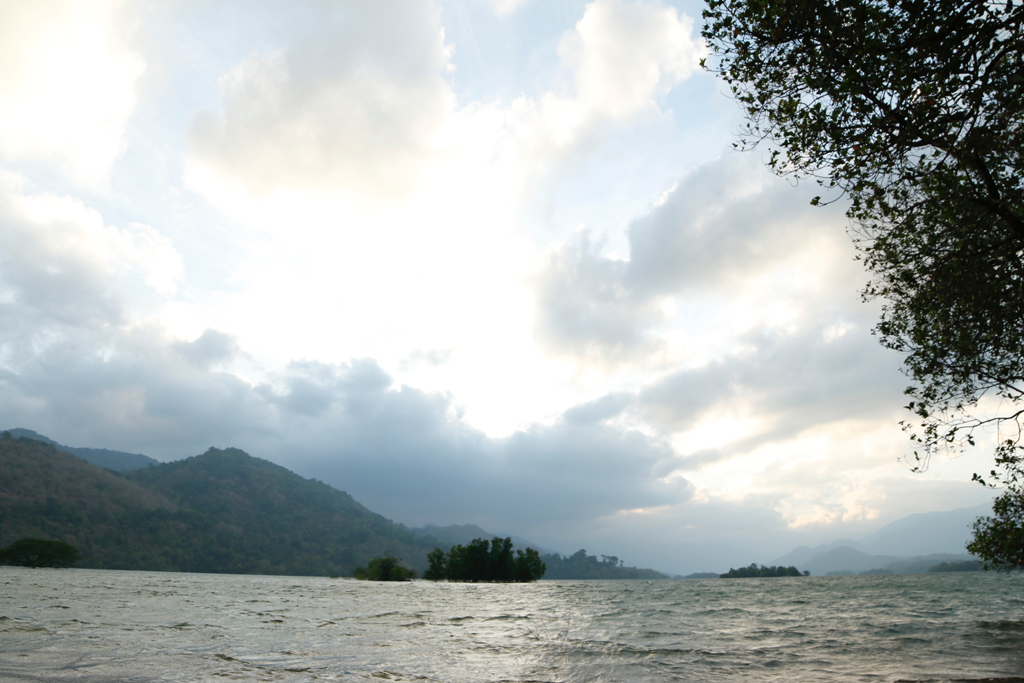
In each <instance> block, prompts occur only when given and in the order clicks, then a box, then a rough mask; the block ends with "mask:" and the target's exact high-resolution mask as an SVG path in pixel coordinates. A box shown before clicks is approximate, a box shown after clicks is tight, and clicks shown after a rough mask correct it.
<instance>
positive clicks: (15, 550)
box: [0, 538, 82, 567]
mask: <svg viewBox="0 0 1024 683" xmlns="http://www.w3.org/2000/svg"><path fill="white" fill-rule="evenodd" d="M80 559H82V556H81V555H79V554H78V548H76V547H75V546H73V545H71V544H70V543H65V542H63V541H47V540H44V539H41V538H23V539H21V540H19V541H15V542H14V543H12V544H11V545H9V546H7V547H6V548H2V549H0V564H9V565H12V566H15V567H70V566H71V565H73V564H74V563H75V562H77V561H78V560H80Z"/></svg>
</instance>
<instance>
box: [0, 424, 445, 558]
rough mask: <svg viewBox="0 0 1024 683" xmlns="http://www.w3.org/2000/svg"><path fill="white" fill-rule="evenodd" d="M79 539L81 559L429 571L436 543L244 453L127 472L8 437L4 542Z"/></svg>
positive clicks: (1, 472) (0, 492)
mask: <svg viewBox="0 0 1024 683" xmlns="http://www.w3.org/2000/svg"><path fill="white" fill-rule="evenodd" d="M24 537H42V538H50V539H55V540H62V541H66V542H68V543H71V544H72V545H75V546H77V547H78V549H79V551H80V552H81V554H82V556H83V560H82V561H81V562H80V563H79V566H82V567H95V568H108V569H150V570H163V571H191V572H219V573H260V574H293V575H322V576H327V575H342V574H345V575H348V574H351V573H352V571H353V570H354V569H355V567H356V566H357V565H361V564H365V563H366V562H368V561H369V560H370V559H372V558H373V557H375V556H378V555H383V554H385V553H388V552H390V553H394V554H395V555H398V556H399V557H403V558H404V559H405V562H406V564H407V565H408V566H410V567H412V568H414V569H417V570H420V571H422V569H424V568H425V567H426V553H427V552H428V551H429V550H431V549H432V548H433V547H434V546H435V545H437V543H436V542H435V541H434V539H431V538H429V537H427V538H424V537H419V536H417V535H416V534H413V533H412V532H411V531H410V530H409V529H407V528H405V527H404V526H401V525H398V524H395V523H393V522H391V521H389V520H387V519H385V518H384V517H382V516H381V515H378V514H376V513H373V512H371V511H370V510H368V509H366V508H365V507H363V506H362V505H360V504H359V503H357V502H356V501H355V500H353V499H352V497H351V496H349V495H348V494H347V493H344V492H342V491H338V490H336V489H333V488H331V487H330V486H328V485H327V484H324V483H322V482H318V481H314V480H309V479H303V478H302V477H300V476H299V475H297V474H295V473H293V472H290V471H289V470H287V469H285V468H283V467H280V466H278V465H275V464H273V463H270V462H267V461H266V460H260V459H258V458H253V457H252V456H250V455H248V454H246V453H244V452H242V451H240V450H236V449H226V450H217V449H210V450H209V451H207V452H206V453H204V454H202V455H199V456H195V457H193V458H188V459H185V460H179V461H176V462H172V463H164V464H159V465H154V466H152V467H147V468H145V469H136V470H132V471H129V472H127V473H125V474H124V475H118V474H115V473H112V472H109V471H107V470H104V469H101V468H98V467H96V466H94V465H90V464H89V463H86V462H84V461H83V460H80V459H78V458H76V457H74V456H72V455H70V454H68V453H63V452H60V451H59V450H57V447H56V446H54V445H53V444H49V443H45V442H41V441H35V440H31V439H28V438H25V437H22V438H17V439H15V438H2V439H0V546H6V545H9V544H10V543H12V542H13V541H15V540H17V539H19V538H24Z"/></svg>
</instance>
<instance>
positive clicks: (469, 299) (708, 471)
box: [0, 0, 994, 573]
mask: <svg viewBox="0 0 1024 683" xmlns="http://www.w3.org/2000/svg"><path fill="white" fill-rule="evenodd" d="M701 7H702V5H701V3H700V2H696V1H690V0H680V1H679V2H669V1H668V0H662V1H660V2H659V1H648V0H636V1H631V0H593V1H592V2H585V1H582V0H580V1H577V0H544V1H543V2H542V1H541V0H375V1H374V2H372V3H371V2H363V1H360V0H292V1H290V2H287V3H284V2H269V1H265V2H260V1H256V0H250V1H246V2H241V1H232V0H202V1H199V0H177V1H174V0H149V1H140V2H117V1H114V0H110V1H107V0H93V1H90V2H74V1H64V0H37V1H34V2H31V3H25V2H20V1H18V0H6V1H3V2H0V13H2V15H3V17H4V21H3V22H2V23H0V416H2V422H3V423H4V424H5V426H6V427H25V428H29V429H34V430H36V431H38V432H40V433H42V434H45V435H47V436H49V437H50V438H53V439H55V440H57V441H58V442H60V443H65V444H68V445H72V446H89V447H101V448H112V449H117V450H124V451H130V452H141V453H145V454H147V455H150V456H152V457H155V458H157V459H160V460H173V459H179V458H183V457H189V456H192V455H197V454H199V453H202V452H204V451H205V450H206V449H207V448H209V447H211V446H213V447H218V448H224V447H229V446H233V447H237V448H241V449H243V450H245V451H247V452H248V453H250V454H251V455H253V456H256V457H260V458H265V459H268V460H271V461H273V462H276V463H279V464H281V465H284V466H286V467H288V468H290V469H292V470H294V471H296V472H298V473H299V474H302V475H303V476H306V477H316V478H318V479H320V480H322V481H325V482H327V483H329V484H331V485H333V486H335V487H337V488H339V489H342V490H345V491H347V492H349V493H351V494H352V495H353V496H354V497H355V498H356V500H358V501H360V502H361V503H363V504H364V505H366V506H367V507H369V508H370V509H372V510H374V511H375V512H379V513H381V514H383V515H385V516H386V517H388V518H390V519H393V520H395V521H396V522H400V523H403V524H407V525H409V526H421V525H424V524H428V523H434V524H442V525H445V524H477V525H479V526H481V527H483V528H485V529H487V530H489V531H493V532H496V533H502V534H505V533H508V534H516V535H519V536H522V537H525V538H528V539H530V540H531V541H533V542H535V543H537V544H540V545H543V546H545V547H547V548H552V549H555V550H558V551H560V552H563V553H571V552H574V551H575V550H577V549H579V548H585V549H586V550H587V551H588V552H590V553H591V554H605V555H616V556H618V557H620V558H623V559H624V560H625V561H626V563H627V564H630V565H633V564H636V565H639V566H651V567H654V568H656V569H660V570H663V571H670V572H678V573H688V572H693V571H705V570H712V571H724V568H725V567H726V565H728V566H739V565H741V564H743V565H745V564H748V563H749V562H751V561H761V562H764V561H768V560H769V559H771V558H772V557H775V556H778V555H782V554H783V553H785V552H788V551H789V550H790V549H792V547H794V546H795V545H798V544H806V545H813V544H814V543H818V542H827V541H832V540H835V539H836V538H842V537H852V538H856V537H858V536H863V535H865V534H867V533H869V532H871V531H873V530H875V529H877V528H879V527H880V526H882V525H884V524H886V523H888V522H891V521H893V520H895V519H897V518H899V517H902V516H904V515H907V514H911V513H917V512H929V511H939V510H949V509H954V508H958V507H966V506H971V505H977V504H979V503H983V502H985V501H988V500H990V498H991V494H990V493H988V492H987V491H985V490H984V489H983V488H982V487H980V486H978V485H977V484H972V483H971V482H970V477H971V474H972V473H973V472H975V471H987V469H988V466H989V462H990V459H991V444H990V443H989V442H990V441H991V440H992V439H993V438H994V435H991V434H987V435H983V437H982V439H981V440H980V442H979V446H978V450H977V452H974V453H968V454H966V455H963V456H960V457H957V458H947V457H938V458H935V459H934V461H933V462H932V463H931V464H930V467H929V468H928V470H927V471H926V472H924V473H913V472H911V471H910V469H909V467H908V465H907V464H906V456H907V455H908V454H909V453H910V452H912V448H911V446H910V444H909V442H908V440H907V436H906V434H904V433H903V432H902V431H901V428H900V425H899V421H900V420H902V419H905V418H906V417H907V416H908V414H907V413H906V411H904V410H903V409H902V406H903V405H904V404H905V403H906V398H905V397H904V395H903V389H904V388H905V387H906V385H907V380H906V378H905V377H904V376H903V375H902V374H901V372H900V366H901V358H900V356H899V355H898V354H895V353H894V352H891V351H887V350H885V349H883V348H882V347H881V346H880V345H879V344H878V343H877V341H876V339H875V338H874V337H873V336H872V334H871V330H872V327H873V325H874V324H875V322H876V321H877V319H878V315H879V312H880V310H881V302H878V301H868V302H864V301H862V300H861V296H860V290H861V288H862V287H863V286H864V284H865V283H866V282H867V277H868V276H867V274H866V272H865V271H864V269H863V267H862V265H861V264H860V263H859V262H857V260H856V251H855V249H854V247H853V245H852V243H851V241H850V238H849V236H848V234H847V228H848V222H847V220H846V218H845V216H844V210H845V207H844V203H843V200H842V198H841V197H839V198H834V199H836V201H835V202H833V203H832V204H830V205H828V206H825V207H812V206H810V204H809V202H810V199H811V198H812V197H813V196H814V195H816V194H820V189H819V188H817V186H816V185H814V184H813V183H809V182H806V181H804V182H797V181H795V180H794V179H792V178H779V177H776V176H773V175H772V174H771V173H770V172H769V171H768V170H766V168H765V166H764V161H765V159H766V157H767V148H766V147H762V148H758V149H755V150H753V151H748V152H741V151H737V150H735V149H734V148H733V143H734V142H735V141H736V139H737V138H736V135H737V133H738V131H739V129H740V127H741V125H742V123H743V120H742V117H741V113H740V111H739V109H738V107H737V105H736V103H735V102H734V101H733V100H731V99H730V97H729V95H728V88H727V87H726V86H725V85H724V83H723V82H721V81H720V80H718V79H717V78H716V77H715V76H713V75H712V74H710V73H707V72H705V71H703V70H702V69H701V68H700V66H699V61H700V59H701V58H702V57H705V56H707V48H706V47H705V45H704V44H703V42H702V40H701V38H700V27H701V16H700V12H701ZM954 533H959V534H962V533H963V530H955V531H954Z"/></svg>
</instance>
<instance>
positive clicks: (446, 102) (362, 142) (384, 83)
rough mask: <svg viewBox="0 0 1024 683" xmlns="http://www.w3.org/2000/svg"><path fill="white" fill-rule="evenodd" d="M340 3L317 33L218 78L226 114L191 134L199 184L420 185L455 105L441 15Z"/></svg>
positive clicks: (353, 0) (371, 188)
mask: <svg viewBox="0 0 1024 683" xmlns="http://www.w3.org/2000/svg"><path fill="white" fill-rule="evenodd" d="M335 5H336V6H334V7H328V6H324V7H322V8H321V10H322V16H319V17H318V18H319V20H320V25H319V26H318V27H317V28H316V29H315V30H313V31H312V32H311V33H309V34H307V35H306V36H304V37H303V38H301V39H299V40H297V41H296V42H295V43H293V44H292V45H290V46H289V47H287V48H285V49H283V50H279V51H276V52H271V53H256V54H252V55H250V56H249V57H248V58H247V59H245V60H244V61H243V62H242V63H241V64H239V65H237V66H236V67H235V68H234V69H233V70H232V71H231V72H230V73H228V74H227V75H226V76H224V77H223V78H222V80H221V90H222V98H223V103H222V107H223V111H222V112H220V113H214V112H204V113H203V114H201V115H200V116H199V117H198V119H197V120H196V122H195V125H194V126H193V129H192V133H191V143H192V144H191V147H192V158H191V160H190V163H189V167H188V170H187V182H188V184H189V185H190V186H191V187H193V188H195V189H197V190H199V191H202V192H207V193H208V192H209V188H208V187H207V185H208V184H211V183H213V184H215V185H216V184H218V183H226V184H227V185H229V186H231V185H238V186H241V187H243V188H245V189H246V190H248V191H252V192H256V193H262V192H267V191H270V190H273V189H276V188H282V187H289V188H296V187H297V188H312V189H317V188H320V189H322V188H340V189H343V190H347V191H350V192H356V193H369V194H376V195H381V196H391V195H395V194H401V193H402V192H403V191H404V190H405V189H407V187H408V186H409V184H410V183H411V182H414V181H415V180H416V178H417V176H418V174H419V172H420V170H421V169H420V165H421V164H422V163H423V162H424V161H425V160H427V159H428V158H429V157H430V156H431V154H433V152H434V150H433V145H434V138H436V136H438V135H439V133H440V132H441V128H442V126H443V124H444V122H445V120H446V118H447V116H448V115H449V113H450V111H451V109H452V106H453V104H454V102H453V98H452V95H451V92H450V89H449V87H448V85H447V84H446V83H445V81H444V80H443V79H442V77H441V76H442V71H443V69H444V67H445V66H446V65H447V63H448V59H449V53H448V48H447V47H446V46H445V45H444V32H443V30H442V28H441V25H440V10H439V9H438V8H437V7H436V6H435V5H434V4H433V3H430V2H422V1H420V0H387V1H386V2H373V3H366V2H359V1H357V0H350V1H347V2H339V3H335Z"/></svg>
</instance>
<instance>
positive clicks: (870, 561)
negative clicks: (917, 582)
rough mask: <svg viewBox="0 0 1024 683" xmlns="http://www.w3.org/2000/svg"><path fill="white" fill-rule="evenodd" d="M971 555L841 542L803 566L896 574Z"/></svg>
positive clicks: (814, 570)
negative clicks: (912, 552)
mask: <svg viewBox="0 0 1024 683" xmlns="http://www.w3.org/2000/svg"><path fill="white" fill-rule="evenodd" d="M970 559H971V556H970V555H968V554H966V553H959V554H956V553H931V554H928V555H917V556H914V557H898V556H895V555H870V554H868V553H864V552H861V551H859V550H854V549H853V548H850V547H847V546H841V547H839V548H831V549H829V550H826V551H824V552H822V553H819V554H818V555H816V556H814V557H813V558H811V559H810V560H808V561H807V562H805V563H804V564H803V565H802V566H801V569H806V570H807V571H809V572H811V574H813V575H815V576H821V575H823V574H828V573H830V572H842V571H848V572H853V573H854V574H860V573H862V572H867V571H870V570H873V569H882V570H887V573H893V574H921V573H924V572H926V571H928V569H930V568H931V567H934V566H935V565H937V564H940V563H942V562H961V561H965V560H970Z"/></svg>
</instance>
